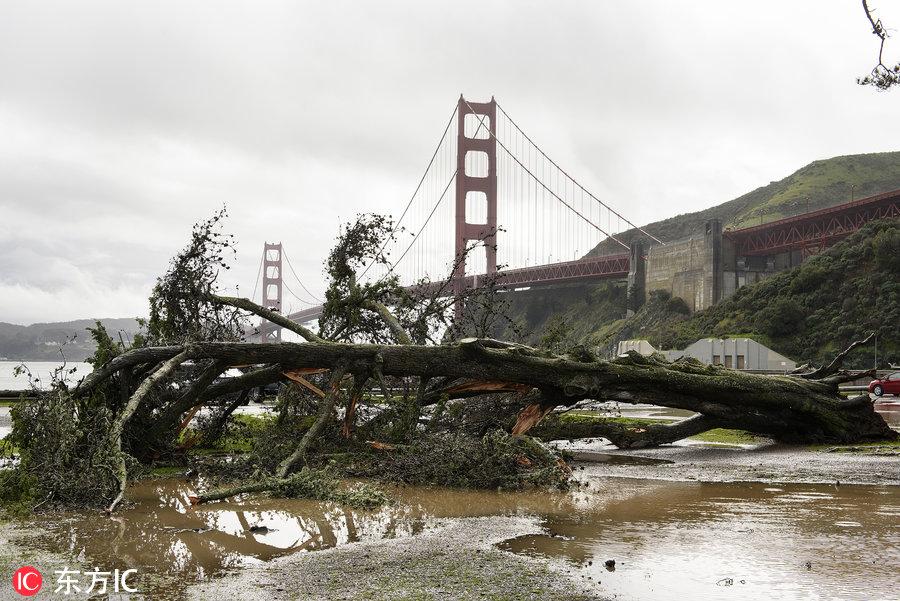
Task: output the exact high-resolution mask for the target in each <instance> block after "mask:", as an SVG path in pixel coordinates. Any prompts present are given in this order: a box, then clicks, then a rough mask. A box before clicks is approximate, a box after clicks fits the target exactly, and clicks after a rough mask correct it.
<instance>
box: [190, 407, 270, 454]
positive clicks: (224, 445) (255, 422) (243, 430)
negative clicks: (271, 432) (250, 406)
mask: <svg viewBox="0 0 900 601" xmlns="http://www.w3.org/2000/svg"><path fill="white" fill-rule="evenodd" d="M274 421H275V417H274V416H270V415H246V414H243V413H241V414H237V415H232V416H231V421H230V423H229V424H228V426H227V428H226V430H225V433H224V434H223V435H222V436H221V437H219V439H218V440H216V441H215V443H213V444H212V445H210V446H208V447H198V448H196V449H194V451H193V452H194V453H196V454H198V455H220V454H228V455H239V454H243V453H249V452H250V451H252V450H253V441H254V439H255V438H256V437H257V436H258V435H259V434H260V433H261V432H262V431H263V430H265V429H266V428H268V427H269V426H271V425H272V423H273V422H274ZM192 434H193V431H191V432H189V433H188V436H190V435H192Z"/></svg>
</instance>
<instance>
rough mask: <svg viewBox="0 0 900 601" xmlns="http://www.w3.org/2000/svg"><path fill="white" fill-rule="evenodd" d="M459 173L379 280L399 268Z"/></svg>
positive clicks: (454, 176) (451, 178)
mask: <svg viewBox="0 0 900 601" xmlns="http://www.w3.org/2000/svg"><path fill="white" fill-rule="evenodd" d="M457 173H458V171H454V172H453V175H452V176H451V177H450V181H448V182H447V185H446V186H444V191H443V192H442V193H441V195H440V197H439V198H438V199H437V202H436V203H434V206H433V207H432V208H431V212H429V213H428V217H426V218H425V223H423V224H422V227H420V228H419V231H417V232H416V234H415V236H413V239H412V241H411V242H410V243H409V246H407V247H406V250H404V251H403V253H402V254H401V255H400V258H399V259H397V260H396V261H395V262H394V264H393V265H392V266H391V268H390V269H388V271H387V273H385V274H384V275H383V276H381V278H380V279H379V280H378V281H379V282H380V281H382V280H383V279H384V278H386V277H387V276H388V275H389V274H390V273H392V272H393V271H394V270H395V269H396V268H397V266H399V265H400V262H401V261H403V258H404V257H405V256H406V254H407V253H408V252H409V250H410V249H411V248H412V247H413V245H414V244H415V243H416V241H417V240H418V239H419V236H420V235H421V234H422V232H423V231H425V226H427V225H428V222H429V221H431V218H432V217H434V213H435V211H437V209H438V207H439V206H440V205H441V203H442V202H444V199H445V198H446V197H447V191H448V190H449V189H450V186H452V185H453V182H454V181H455V180H456V176H457Z"/></svg>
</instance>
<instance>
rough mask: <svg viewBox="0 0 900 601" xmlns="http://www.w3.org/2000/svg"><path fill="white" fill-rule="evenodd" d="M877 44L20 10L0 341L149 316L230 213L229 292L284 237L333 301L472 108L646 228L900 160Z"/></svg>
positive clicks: (854, 11)
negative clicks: (357, 249) (157, 287)
mask: <svg viewBox="0 0 900 601" xmlns="http://www.w3.org/2000/svg"><path fill="white" fill-rule="evenodd" d="M882 4H884V7H883V10H884V13H883V14H881V17H882V18H883V19H884V21H885V22H886V23H888V24H889V25H890V24H893V25H894V26H895V27H900V9H898V8H897V6H896V5H894V6H891V4H890V3H888V2H883V3H882ZM888 9H891V10H892V11H893V12H888ZM876 42H877V40H876V39H875V38H874V36H872V35H871V34H870V27H869V25H868V22H867V21H866V19H865V16H864V15H863V13H862V9H861V7H860V6H859V3H858V2H856V1H851V0H842V1H840V2H827V3H825V2H815V1H812V0H809V1H805V2H791V3H784V2H776V1H762V2H760V1H754V2H728V3H723V2H712V1H708V2H682V3H675V2H669V1H665V0H656V1H645V2H640V3H633V2H630V3H622V2H567V1H563V2H524V1H507V2H385V1H380V2H340V1H337V2H216V3H213V2H185V1H178V2H153V3H150V2H122V1H109V2H77V3H76V2H67V1H58V2H44V1H33V0H29V1H24V0H23V1H19V2H4V3H3V4H2V5H0V321H9V322H14V323H31V322H35V321H53V320H63V319H74V318H82V317H101V316H102V317H127V316H135V315H140V314H143V313H144V312H145V311H146V297H147V295H148V293H149V290H150V288H151V286H152V284H153V282H154V279H155V278H156V276H157V275H159V274H160V273H161V272H162V271H163V270H164V268H165V265H166V263H167V261H168V259H169V257H171V256H172V255H173V254H174V252H175V251H176V250H177V249H178V248H179V247H180V246H181V245H183V244H184V243H185V241H186V240H187V236H188V234H189V231H190V227H191V224H192V223H194V222H195V221H197V220H200V219H203V218H205V217H207V216H209V215H211V214H212V213H213V212H214V211H215V210H216V209H217V208H219V207H220V206H222V205H223V204H226V205H227V206H228V209H229V213H230V215H231V217H230V220H229V222H228V228H229V230H230V231H232V232H234V233H235V235H236V236H237V238H238V240H239V255H238V262H237V265H236V266H235V269H234V270H232V272H231V273H230V274H229V277H230V278H231V279H230V280H229V281H227V282H226V284H228V285H229V286H232V287H234V286H237V285H240V288H241V290H243V291H244V292H245V293H247V294H249V292H250V291H249V290H247V289H248V288H252V285H253V279H254V275H255V274H256V271H257V265H258V261H259V254H260V252H261V247H262V244H263V241H265V240H269V241H276V240H280V241H283V242H284V243H285V245H286V248H288V249H289V252H290V254H291V258H292V260H293V265H294V267H295V268H296V269H297V272H298V275H299V276H300V277H301V278H302V279H303V280H304V282H306V283H307V285H308V286H309V287H310V288H311V289H313V292H315V293H320V292H321V284H320V282H321V280H322V277H321V262H322V260H323V258H324V257H325V254H326V252H327V250H328V248H329V246H330V244H331V243H332V241H333V238H334V235H335V233H336V232H337V229H338V226H339V224H340V223H341V222H342V221H346V220H347V219H349V218H351V217H352V216H353V215H354V214H356V213H358V212H363V211H378V212H384V213H394V214H396V213H398V212H399V211H400V210H401V209H402V207H403V205H404V203H405V201H406V200H407V198H408V197H409V194H410V192H411V191H412V188H413V187H414V186H415V184H416V181H417V179H418V177H419V176H420V175H421V170H422V169H423V168H424V165H425V163H426V162H427V160H428V157H429V155H430V152H431V150H432V148H433V145H434V143H435V142H436V140H437V137H438V136H439V135H440V132H441V130H442V128H443V126H444V124H445V122H446V119H447V117H448V115H449V114H450V112H451V111H452V109H453V106H454V103H455V102H456V99H457V97H458V96H459V94H460V93H464V94H465V95H466V96H467V97H468V98H471V99H474V100H481V99H488V98H490V97H491V96H492V95H493V96H496V97H497V98H498V100H500V101H501V102H502V104H503V106H504V108H506V109H507V110H508V111H510V113H511V114H512V115H513V116H514V118H515V119H516V120H517V121H518V122H519V123H520V124H521V125H522V126H523V128H524V129H525V130H526V131H528V133H529V135H531V136H532V137H534V138H535V139H536V140H539V141H540V143H541V145H542V146H543V147H544V148H545V149H547V150H548V151H549V152H550V153H551V154H552V155H553V156H554V158H555V159H556V160H558V161H559V162H560V163H561V164H563V165H564V166H565V167H566V169H567V170H569V171H570V172H571V173H572V174H573V175H575V177H576V178H578V179H579V180H580V181H583V182H584V183H585V184H586V185H587V187H588V188H590V189H592V190H595V191H597V193H598V194H600V195H602V196H603V197H604V198H606V199H607V200H608V201H609V202H610V204H612V205H613V206H615V207H619V208H621V209H622V210H623V211H626V212H627V214H628V216H629V217H630V218H631V219H632V220H634V221H636V222H649V221H653V220H657V219H660V218H664V217H668V216H671V215H673V214H676V213H683V212H687V211H692V210H697V209H701V208H704V207H707V206H709V205H711V204H716V203H719V202H722V201H725V200H728V199H730V198H733V197H735V196H738V195H740V194H742V193H744V192H747V191H749V190H751V189H753V188H755V187H758V186H760V185H764V184H766V183H768V182H769V181H770V180H775V179H779V178H781V177H784V176H785V175H787V174H789V173H790V172H792V171H793V170H795V169H797V168H799V167H801V166H803V165H805V164H807V163H809V162H810V161H813V160H815V159H820V158H826V157H830V156H835V155H840V154H852V153H861V152H878V151H887V150H897V148H898V146H897V140H900V121H898V119H897V118H896V115H897V108H898V96H897V94H898V93H900V92H897V91H896V90H895V91H893V92H888V93H878V92H876V91H875V90H873V89H872V88H865V87H860V86H858V85H856V84H855V77H857V76H860V75H863V74H865V73H867V72H868V71H869V70H870V69H871V68H872V66H873V64H874V60H875V57H876V53H877V44H876ZM886 50H887V53H886V54H887V55H886V57H885V58H886V59H893V61H894V62H896V61H897V60H900V48H898V47H897V46H891V45H890V41H889V45H888V47H887V49H886Z"/></svg>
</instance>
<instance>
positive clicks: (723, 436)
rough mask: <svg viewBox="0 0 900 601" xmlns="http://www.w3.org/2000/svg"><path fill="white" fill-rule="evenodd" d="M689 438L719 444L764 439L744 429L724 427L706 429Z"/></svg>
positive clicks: (756, 441) (761, 440)
mask: <svg viewBox="0 0 900 601" xmlns="http://www.w3.org/2000/svg"><path fill="white" fill-rule="evenodd" d="M690 440H700V441H703V442H715V443H719V444H735V445H740V444H757V443H760V442H763V441H764V440H765V439H763V438H760V437H758V436H755V435H753V434H751V433H750V432H745V431H744V430H728V429H725V428H715V429H714V430H708V431H706V432H704V433H702V434H697V435H696V436H691V438H690Z"/></svg>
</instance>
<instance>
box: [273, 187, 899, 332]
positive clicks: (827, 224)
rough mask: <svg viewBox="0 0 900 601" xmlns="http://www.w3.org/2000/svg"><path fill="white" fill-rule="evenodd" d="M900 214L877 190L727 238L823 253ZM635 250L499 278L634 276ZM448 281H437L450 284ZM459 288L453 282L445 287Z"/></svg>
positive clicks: (754, 248) (295, 316)
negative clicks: (632, 257)
mask: <svg viewBox="0 0 900 601" xmlns="http://www.w3.org/2000/svg"><path fill="white" fill-rule="evenodd" d="M888 217H892V218H895V219H896V218H898V217H900V190H894V191H892V192H886V193H884V194H877V195H875V196H870V197H867V198H862V199H860V200H856V201H852V202H848V203H844V204H841V205H837V206H834V207H829V208H827V209H820V210H817V211H810V212H809V213H803V214H800V215H796V216H794V217H787V218H785V219H779V220H777V221H770V222H769V223H764V224H762V225H757V226H753V227H748V228H743V229H739V230H730V231H725V232H724V233H723V237H724V238H725V239H726V240H727V241H728V242H730V243H731V244H733V245H734V250H735V255H736V256H751V255H773V254H778V253H782V252H787V251H790V250H803V251H804V252H806V253H807V254H813V253H816V252H819V251H821V250H823V249H825V248H827V247H828V246H830V245H832V244H834V243H835V242H837V241H838V240H840V239H841V238H843V237H845V236H847V235H849V234H851V233H852V232H854V231H856V230H858V229H859V228H860V227H862V226H863V225H864V224H865V223H867V222H868V221H872V220H874V219H883V218H888ZM629 263H630V261H629V254H627V253H626V254H618V255H607V256H604V257H585V258H582V259H578V260H575V261H566V262H563V263H554V264H552V265H537V266H534V267H523V268H519V269H508V270H502V271H498V272H497V273H496V274H495V276H494V277H496V282H497V284H498V285H499V286H502V287H504V288H527V287H532V286H546V285H552V284H563V283H569V282H579V281H586V280H597V279H622V278H625V277H627V276H628V269H629ZM487 277H489V276H488V275H487V274H483V275H478V276H468V277H466V278H465V286H466V287H473V286H475V285H477V284H478V282H481V281H484V280H485V278H487ZM445 284H446V282H438V283H435V284H434V286H444V285H445ZM445 288H446V289H447V290H453V286H452V285H451V286H445ZM321 314H322V307H321V306H318V307H310V308H308V309H304V310H302V311H297V312H296V313H291V314H290V315H288V318H290V319H292V320H294V321H297V322H299V323H306V322H309V321H312V320H314V319H318V317H319V316H320V315H321Z"/></svg>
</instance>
